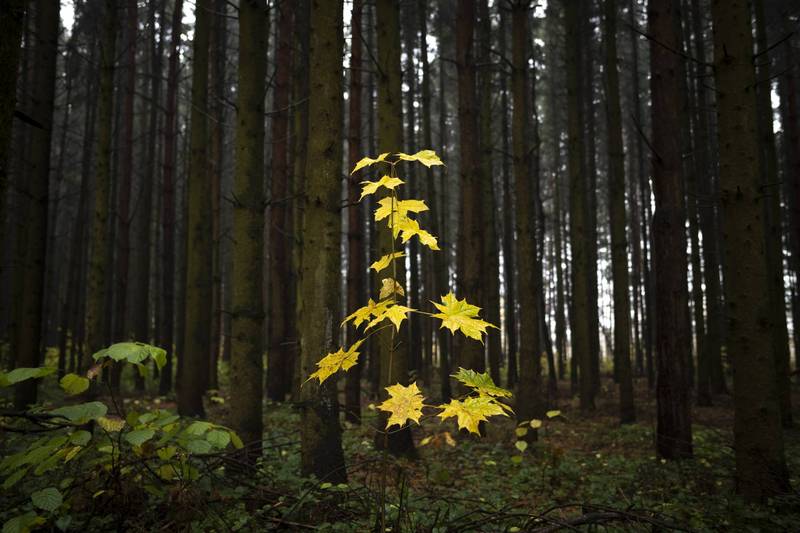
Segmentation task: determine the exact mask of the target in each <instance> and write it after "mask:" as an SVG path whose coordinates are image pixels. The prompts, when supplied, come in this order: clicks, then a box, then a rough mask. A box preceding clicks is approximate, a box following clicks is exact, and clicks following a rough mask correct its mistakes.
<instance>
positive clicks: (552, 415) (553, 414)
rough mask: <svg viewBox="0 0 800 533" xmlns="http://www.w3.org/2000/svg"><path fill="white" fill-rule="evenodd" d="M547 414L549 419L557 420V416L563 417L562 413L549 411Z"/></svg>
mask: <svg viewBox="0 0 800 533" xmlns="http://www.w3.org/2000/svg"><path fill="white" fill-rule="evenodd" d="M545 414H546V415H547V418H555V417H557V416H561V411H547V413H545Z"/></svg>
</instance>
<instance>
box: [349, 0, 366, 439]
mask: <svg viewBox="0 0 800 533" xmlns="http://www.w3.org/2000/svg"><path fill="white" fill-rule="evenodd" d="M363 10H364V4H363V2H362V0H355V1H354V2H353V12H352V16H351V17H350V28H351V31H350V89H349V91H348V92H349V93H350V100H349V102H348V105H349V110H348V113H349V123H348V131H347V150H348V153H347V159H348V168H353V167H354V166H355V165H356V163H357V162H358V161H359V159H361V158H362V157H363V153H362V152H363V150H362V148H361V92H362V89H361V77H362V74H363V73H362V69H363V66H362V64H361V38H362V35H361V14H362V12H363ZM358 189H359V188H358V185H357V182H356V181H355V180H354V179H352V178H351V179H350V180H349V183H348V202H347V203H348V204H350V205H349V207H348V209H347V216H348V220H347V226H348V228H347V232H348V233H347V266H348V268H347V309H348V312H350V311H353V310H355V309H357V308H359V307H361V305H362V304H363V303H364V299H363V298H364V291H365V290H366V276H365V270H364V268H365V267H364V262H365V261H364V217H363V213H364V212H363V210H362V209H361V206H360V205H358V198H359V190H358ZM347 342H348V343H352V340H351V338H350V335H348V336H347ZM362 366H363V365H361V364H358V365H356V366H354V367H353V368H351V369H350V370H349V371H348V372H347V376H346V377H345V379H346V382H345V413H344V414H345V418H346V419H347V420H348V421H349V422H351V423H354V424H360V423H361V369H362Z"/></svg>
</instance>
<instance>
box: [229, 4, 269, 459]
mask: <svg viewBox="0 0 800 533" xmlns="http://www.w3.org/2000/svg"><path fill="white" fill-rule="evenodd" d="M267 19H268V12H267V5H266V2H265V1H264V0H246V1H245V2H242V3H241V4H240V5H239V84H238V90H237V94H238V101H237V106H236V108H237V121H236V174H235V177H234V182H233V196H234V198H236V202H235V203H234V205H233V276H232V280H231V282H232V284H233V300H232V309H231V313H232V317H231V334H232V337H233V339H232V341H233V344H232V346H231V348H232V351H231V382H232V383H235V384H236V393H235V394H233V395H232V396H231V414H230V416H231V425H232V426H233V428H234V429H236V431H238V432H239V434H240V435H241V436H242V440H243V441H244V442H245V443H246V444H247V445H248V447H247V459H248V460H249V461H251V462H255V460H256V459H257V458H258V457H260V456H261V438H262V432H263V429H264V428H263V422H262V413H261V405H262V398H263V381H262V374H263V361H262V359H263V353H264V307H263V301H262V298H263V293H262V283H263V279H264V277H263V275H262V265H263V263H262V257H263V253H264V93H265V90H266V64H267V62H266V58H267Z"/></svg>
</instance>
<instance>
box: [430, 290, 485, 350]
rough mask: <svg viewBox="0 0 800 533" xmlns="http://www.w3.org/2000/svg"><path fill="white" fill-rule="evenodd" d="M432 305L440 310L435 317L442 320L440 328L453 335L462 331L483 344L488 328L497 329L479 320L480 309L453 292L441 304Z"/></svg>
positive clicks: (444, 297) (443, 298) (434, 303)
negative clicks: (447, 330)
mask: <svg viewBox="0 0 800 533" xmlns="http://www.w3.org/2000/svg"><path fill="white" fill-rule="evenodd" d="M431 303H432V304H433V305H435V306H436V308H437V309H438V310H439V312H438V313H435V314H434V315H433V316H434V317H436V318H439V319H441V320H442V325H441V326H440V328H447V329H449V330H450V332H451V333H455V332H456V331H461V333H463V334H464V335H466V336H467V337H469V338H471V339H475V340H479V341H481V342H483V337H482V335H484V334H486V328H487V327H492V328H496V329H497V326H495V325H494V324H490V323H489V322H486V321H484V320H481V319H480V318H477V316H478V313H479V312H480V310H481V308H480V307H478V306H475V305H471V304H469V303H467V300H466V299H464V300H458V299H457V298H456V297H455V295H454V294H453V293H452V292H450V293H448V294H447V295H446V296H442V303H441V304H438V303H436V302H431Z"/></svg>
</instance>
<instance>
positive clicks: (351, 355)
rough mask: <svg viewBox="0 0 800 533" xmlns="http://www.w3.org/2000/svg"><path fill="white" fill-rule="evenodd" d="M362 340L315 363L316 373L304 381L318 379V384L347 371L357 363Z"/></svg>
mask: <svg viewBox="0 0 800 533" xmlns="http://www.w3.org/2000/svg"><path fill="white" fill-rule="evenodd" d="M363 342H364V340H363V339H361V340H359V341H356V342H355V343H354V344H353V345H352V346H350V348H348V349H347V351H344V350H343V349H342V348H339V350H338V351H336V352H334V353H329V354H328V355H326V356H325V357H323V358H322V359H320V360H319V361H318V362H317V367H318V368H317V371H316V372H314V373H313V374H311V375H310V376H308V379H307V380H306V381H310V380H312V379H314V378H316V379H318V380H319V382H320V383H322V382H324V381H325V380H326V379H328V378H329V377H331V376H332V375H334V374H335V373H337V372H338V371H339V370H344V371H347V370H349V369H350V368H352V367H353V366H354V365H355V364H356V363H358V355H359V352H357V351H356V350H358V347H359V346H361V343H363Z"/></svg>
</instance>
